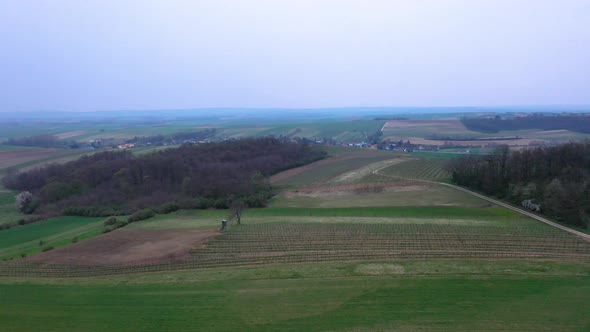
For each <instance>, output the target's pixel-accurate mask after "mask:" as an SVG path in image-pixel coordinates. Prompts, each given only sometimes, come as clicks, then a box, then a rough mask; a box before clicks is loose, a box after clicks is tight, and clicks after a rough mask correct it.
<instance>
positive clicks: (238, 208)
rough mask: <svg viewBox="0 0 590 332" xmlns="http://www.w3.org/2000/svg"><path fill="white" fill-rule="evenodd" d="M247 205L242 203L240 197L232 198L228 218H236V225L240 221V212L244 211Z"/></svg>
mask: <svg viewBox="0 0 590 332" xmlns="http://www.w3.org/2000/svg"><path fill="white" fill-rule="evenodd" d="M247 207H248V206H247V205H246V203H244V201H242V200H241V199H236V200H233V201H232V202H231V204H230V205H229V211H230V219H231V218H236V221H237V223H238V225H239V224H241V223H242V212H244V210H245V209H246V208H247Z"/></svg>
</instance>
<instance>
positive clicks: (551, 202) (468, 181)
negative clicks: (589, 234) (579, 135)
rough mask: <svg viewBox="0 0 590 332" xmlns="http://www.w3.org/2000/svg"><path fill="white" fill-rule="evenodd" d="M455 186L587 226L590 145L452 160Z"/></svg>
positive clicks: (499, 150) (505, 150)
mask: <svg viewBox="0 0 590 332" xmlns="http://www.w3.org/2000/svg"><path fill="white" fill-rule="evenodd" d="M449 170H450V172H451V174H452V179H453V181H454V182H455V183H457V184H459V185H463V186H466V187H470V188H473V189H476V190H479V191H482V192H484V193H486V194H490V195H494V196H497V197H500V198H504V199H507V200H509V201H511V202H513V203H515V204H518V205H522V206H526V207H528V208H532V207H534V209H535V210H537V209H538V210H540V211H541V212H542V213H544V214H546V215H548V216H551V217H553V218H554V219H556V220H558V221H560V222H563V223H567V224H570V225H574V226H578V227H586V228H590V141H585V142H577V143H575V142H570V143H567V144H563V145H559V146H550V147H536V148H531V149H525V150H519V151H511V150H510V149H509V148H508V147H507V146H503V147H499V148H497V149H496V150H495V153H494V154H492V155H489V156H468V157H464V158H458V159H454V160H452V161H451V162H450V163H449Z"/></svg>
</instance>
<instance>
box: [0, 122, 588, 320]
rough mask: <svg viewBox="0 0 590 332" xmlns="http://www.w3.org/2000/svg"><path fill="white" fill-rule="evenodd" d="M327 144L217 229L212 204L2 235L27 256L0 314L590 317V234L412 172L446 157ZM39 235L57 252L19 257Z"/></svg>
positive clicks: (13, 270)
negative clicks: (323, 155) (237, 219)
mask: <svg viewBox="0 0 590 332" xmlns="http://www.w3.org/2000/svg"><path fill="white" fill-rule="evenodd" d="M449 126H450V127H452V126H456V123H453V124H449ZM329 153H330V155H331V157H330V158H328V159H325V160H322V161H319V162H316V163H312V164H310V165H306V166H303V167H300V168H296V169H292V170H288V171H286V172H283V173H279V174H277V175H275V176H273V178H272V179H271V180H272V182H273V184H274V185H275V186H278V187H279V188H281V190H280V191H279V193H278V195H277V197H276V198H274V199H273V200H272V201H271V207H270V208H265V209H250V210H247V211H245V213H244V215H243V224H242V225H235V224H234V225H231V226H230V228H229V230H227V231H226V232H223V233H218V232H217V229H218V227H219V223H220V220H221V219H223V218H226V217H227V214H228V212H227V211H225V210H181V211H176V212H173V213H171V214H167V215H159V216H157V217H154V218H151V219H148V220H144V221H140V222H137V223H133V224H130V225H129V226H126V227H125V228H122V229H118V230H115V231H113V232H111V233H108V234H103V235H100V230H101V229H102V222H103V221H104V218H102V219H101V218H96V219H92V218H77V217H74V218H73V219H69V218H56V219H54V220H49V221H45V222H42V223H39V224H31V225H26V226H21V227H16V228H13V229H11V230H8V231H0V257H20V256H19V255H20V254H21V253H26V254H27V257H26V258H23V259H15V260H11V261H6V262H2V263H0V306H1V307H2V308H5V310H1V311H0V323H1V324H2V326H3V328H5V329H7V330H10V331H29V330H35V329H38V327H39V326H43V330H45V331H61V330H79V331H103V330H109V329H110V330H121V331H150V330H153V331H160V330H226V331H231V330H234V331H235V330H249V331H250V330H251V331H280V330H291V331H326V330H331V331H333V330H340V331H375V330H383V331H416V330H421V331H474V330H477V331H498V330H505V331H585V330H589V329H590V317H589V316H588V314H587V313H588V309H589V307H588V303H590V242H588V241H585V240H583V239H582V238H580V237H578V236H576V235H573V234H570V233H567V232H564V231H562V230H560V229H557V228H555V227H552V226H549V225H546V224H543V223H541V222H538V221H536V220H534V219H532V218H529V217H527V216H524V215H522V214H520V213H517V212H515V211H511V210H508V209H505V208H502V207H498V206H495V205H493V204H491V203H490V202H488V201H486V200H483V199H480V198H477V197H474V196H472V195H469V194H467V193H465V192H461V191H458V190H456V189H453V188H451V187H447V186H443V185H439V184H436V183H433V182H428V183H427V182H422V181H421V180H428V181H435V182H446V181H448V174H447V173H446V172H445V170H444V159H443V158H446V157H452V156H449V155H446V154H428V153H414V154H402V153H391V152H383V151H372V150H361V149H345V148H332V149H330V150H329ZM2 197H4V196H0V203H1V202H2V199H3V198H2ZM6 197H8V196H6ZM6 197H5V198H4V200H6V201H8V198H6ZM0 207H1V205H0ZM5 232H7V233H5ZM11 232H12V233H11ZM85 234H86V235H85ZM74 236H77V237H79V241H78V243H76V244H71V242H72V241H71V240H72V237H74ZM84 237H88V238H92V239H89V240H83V238H84ZM39 239H44V240H45V241H46V242H47V245H50V244H53V245H54V246H55V247H56V249H53V250H51V251H47V252H44V253H41V254H38V255H32V254H33V253H35V252H39V251H41V250H42V248H41V247H40V246H39ZM66 245H67V246H66ZM57 247H63V248H57Z"/></svg>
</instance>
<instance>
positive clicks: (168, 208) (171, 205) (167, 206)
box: [158, 202, 180, 214]
mask: <svg viewBox="0 0 590 332" xmlns="http://www.w3.org/2000/svg"><path fill="white" fill-rule="evenodd" d="M178 209H180V206H179V205H178V203H176V202H168V203H164V204H162V205H160V206H159V207H158V213H162V214H168V213H170V212H174V211H176V210H178Z"/></svg>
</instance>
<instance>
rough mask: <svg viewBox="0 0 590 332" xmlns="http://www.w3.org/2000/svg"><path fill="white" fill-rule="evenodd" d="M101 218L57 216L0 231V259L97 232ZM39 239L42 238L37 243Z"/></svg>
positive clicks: (27, 253)
mask: <svg viewBox="0 0 590 332" xmlns="http://www.w3.org/2000/svg"><path fill="white" fill-rule="evenodd" d="M103 220H104V218H88V217H57V218H52V219H48V220H45V221H40V222H36V223H32V224H28V225H24V226H18V227H14V228H11V229H8V230H3V231H0V259H6V258H18V257H21V256H23V255H25V256H30V255H32V254H35V253H39V252H41V251H42V250H43V249H44V248H47V247H55V248H57V247H61V246H64V245H68V244H70V243H71V242H72V239H73V238H78V240H84V239H87V238H91V237H94V236H96V235H98V234H100V233H101V232H102V230H103V228H104V227H103V224H102V221H103ZM40 241H42V242H41V243H40Z"/></svg>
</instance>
